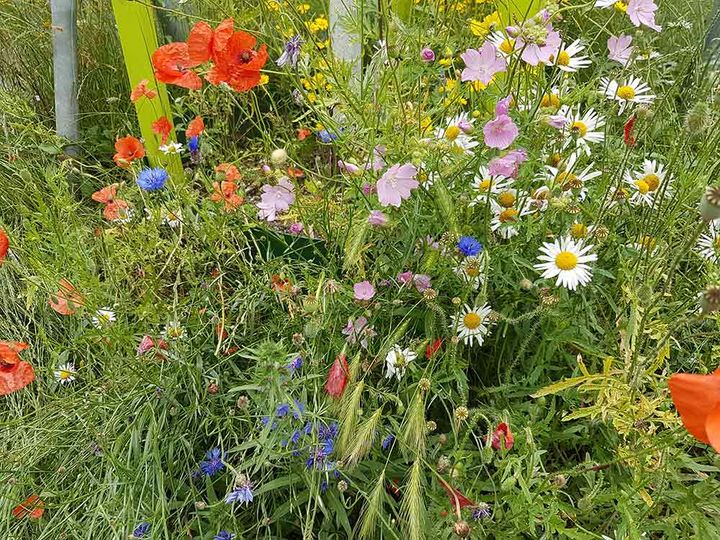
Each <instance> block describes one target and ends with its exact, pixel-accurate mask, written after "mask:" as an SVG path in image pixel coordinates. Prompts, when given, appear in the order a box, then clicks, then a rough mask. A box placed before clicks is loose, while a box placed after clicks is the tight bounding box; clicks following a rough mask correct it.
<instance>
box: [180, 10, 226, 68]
mask: <svg viewBox="0 0 720 540" xmlns="http://www.w3.org/2000/svg"><path fill="white" fill-rule="evenodd" d="M232 35H233V20H232V19H225V20H224V21H222V22H221V23H220V24H219V25H218V27H217V28H216V29H215V30H214V31H213V29H212V27H211V26H210V25H209V24H208V23H206V22H205V21H200V22H198V23H196V24H195V26H193V27H192V30H190V34H189V35H188V39H187V44H188V54H189V57H190V62H191V63H193V64H195V65H200V64H204V63H205V62H207V61H208V60H210V59H211V58H212V59H215V57H216V55H217V52H218V51H221V50H223V49H224V48H225V46H226V45H227V42H228V40H229V39H230V38H231V37H232Z"/></svg>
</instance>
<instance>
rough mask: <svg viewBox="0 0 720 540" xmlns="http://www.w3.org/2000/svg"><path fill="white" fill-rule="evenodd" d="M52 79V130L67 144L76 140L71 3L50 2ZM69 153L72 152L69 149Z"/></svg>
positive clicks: (63, 0) (73, 13)
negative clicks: (53, 104)
mask: <svg viewBox="0 0 720 540" xmlns="http://www.w3.org/2000/svg"><path fill="white" fill-rule="evenodd" d="M50 10H51V12H52V31H53V75H54V79H55V129H56V131H57V133H58V135H60V136H61V137H65V138H66V139H68V140H70V141H77V139H78V99H77V56H76V46H77V24H76V23H77V10H76V6H75V0H50ZM69 150H70V153H72V149H69Z"/></svg>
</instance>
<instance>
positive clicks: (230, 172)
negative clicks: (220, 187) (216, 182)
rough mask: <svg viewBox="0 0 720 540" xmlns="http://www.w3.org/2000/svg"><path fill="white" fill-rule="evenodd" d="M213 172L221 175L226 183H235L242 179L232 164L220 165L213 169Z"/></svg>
mask: <svg viewBox="0 0 720 540" xmlns="http://www.w3.org/2000/svg"><path fill="white" fill-rule="evenodd" d="M215 172H216V173H222V174H223V175H224V176H223V177H224V178H225V180H227V181H228V182H237V181H238V180H240V179H241V178H242V176H241V175H240V171H238V169H237V167H236V166H235V165H233V164H232V163H221V164H220V165H218V166H217V167H215Z"/></svg>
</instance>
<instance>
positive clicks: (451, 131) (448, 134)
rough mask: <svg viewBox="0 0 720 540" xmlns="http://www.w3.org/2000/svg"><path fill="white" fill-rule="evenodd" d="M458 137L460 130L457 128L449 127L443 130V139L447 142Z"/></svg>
mask: <svg viewBox="0 0 720 540" xmlns="http://www.w3.org/2000/svg"><path fill="white" fill-rule="evenodd" d="M458 135H460V128H459V127H457V126H450V127H448V128H447V129H446V130H445V138H446V139H447V140H449V141H454V140H455V139H457V138H458Z"/></svg>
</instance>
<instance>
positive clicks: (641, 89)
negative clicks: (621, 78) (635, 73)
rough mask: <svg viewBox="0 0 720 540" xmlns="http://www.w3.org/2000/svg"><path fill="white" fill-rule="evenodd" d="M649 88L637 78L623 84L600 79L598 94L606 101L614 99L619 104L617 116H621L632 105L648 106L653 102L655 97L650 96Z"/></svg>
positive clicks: (631, 78)
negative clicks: (602, 95) (603, 95)
mask: <svg viewBox="0 0 720 540" xmlns="http://www.w3.org/2000/svg"><path fill="white" fill-rule="evenodd" d="M650 91H651V90H650V87H649V86H648V85H647V84H645V83H644V82H642V81H641V80H640V79H639V78H638V77H632V76H631V77H630V78H629V79H628V80H627V81H625V82H624V84H622V85H621V84H620V83H618V82H617V81H614V80H610V79H607V78H605V77H603V78H602V79H600V92H602V93H603V94H605V97H606V98H608V99H614V100H616V101H617V102H618V103H620V110H619V111H618V114H622V113H623V111H624V110H625V109H626V108H629V107H631V106H632V104H645V105H649V104H650V103H652V102H653V101H655V96H654V95H653V94H650V93H649V92H650Z"/></svg>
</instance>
